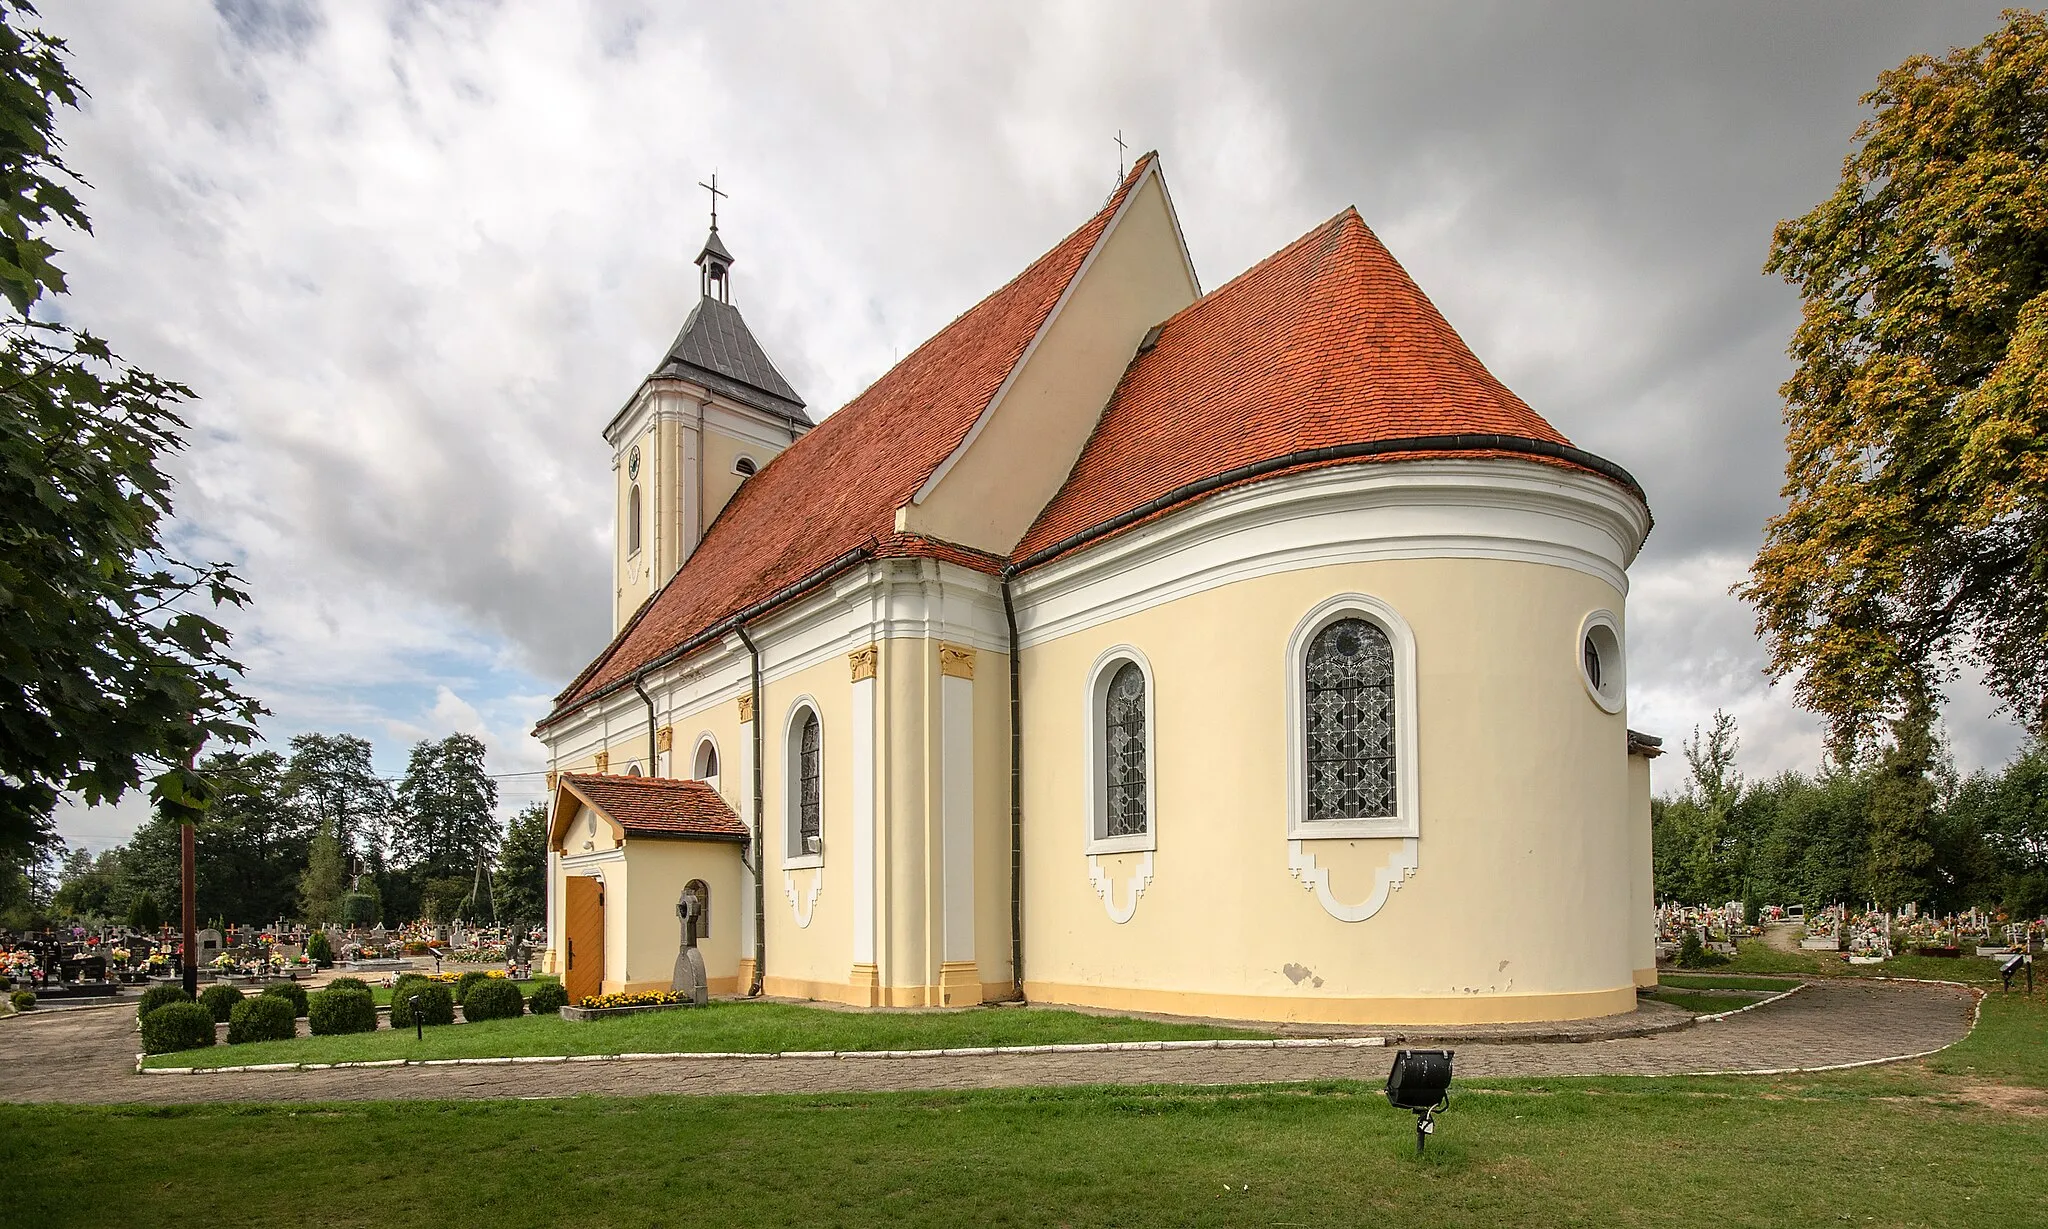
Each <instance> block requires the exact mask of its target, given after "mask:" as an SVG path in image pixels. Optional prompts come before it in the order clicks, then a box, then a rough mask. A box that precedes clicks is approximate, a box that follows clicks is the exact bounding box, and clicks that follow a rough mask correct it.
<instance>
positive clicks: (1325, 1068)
mask: <svg viewBox="0 0 2048 1229" xmlns="http://www.w3.org/2000/svg"><path fill="white" fill-rule="evenodd" d="M1972 1011H1973V999H1972V996H1971V995H1970V994H1969V993H1968V992H1967V991H1963V990H1958V989H1955V988H1952V987H1946V986H1935V985H1919V984H1911V983H1896V982H1895V983H1886V982H1876V981H1833V982H1820V983H1816V984H1813V985H1811V986H1809V987H1807V988H1806V989H1805V990H1802V991H1800V992H1799V993H1797V994H1794V995H1791V996H1790V997H1788V998H1785V999H1782V1000H1780V1001H1778V1002H1776V1003H1772V1004H1770V1005H1768V1006H1764V1007H1760V1008H1757V1009H1756V1010H1754V1011H1748V1012H1744V1013H1742V1014H1741V1015H1737V1016H1733V1017H1730V1018H1728V1019H1726V1020H1722V1021H1718V1022H1713V1023H1706V1024H1700V1025H1697V1026H1695V1027H1692V1028H1688V1029H1684V1030H1681V1031H1678V1032H1667V1033H1659V1034H1655V1035H1652V1036H1645V1037H1628V1038H1621V1039H1617V1040H1611V1041H1589V1042H1580V1043H1575V1044H1567V1043H1554V1042H1552V1043H1545V1042H1518V1043H1507V1044H1488V1043H1479V1044H1474V1043H1470V1042H1466V1043H1461V1044H1460V1045H1459V1046H1458V1060H1457V1062H1458V1074H1459V1075H1460V1076H1466V1077H1471V1076H1521V1075H1534V1076H1548V1075H1681V1074H1688V1073H1703V1072H1736V1071H1756V1070H1769V1069H1778V1068H1801V1067H1805V1068H1810V1067H1817V1066H1827V1065H1834V1064H1841V1063H1858V1062H1868V1061H1872V1060H1884V1059H1891V1058H1900V1057H1904V1056H1908V1055H1913V1054H1919V1053H1922V1052H1925V1051H1928V1050H1933V1049H1937V1048H1939V1047H1941V1046H1944V1045H1947V1044H1949V1043H1951V1042H1954V1041H1957V1040H1959V1039H1960V1038H1962V1037H1963V1036H1964V1035H1965V1034H1966V1033H1968V1032H1969V1028H1970V1020H1971V1016H1972ZM135 1042H136V1037H135V1023H134V1017H133V1015H132V1014H131V1013H130V1012H128V1011H124V1010H121V1009H118V1008H114V1009H108V1010H106V1011H81V1012H67V1013H65V1014H63V1015H52V1016H46V1017H41V1018H37V1017H34V1016H26V1017H22V1018H18V1019H14V1020H10V1021H7V1022H6V1023H5V1024H4V1025H0V1101H68V1102H95V1103H103V1104H104V1103H126V1102H159V1103H161V1102H197V1101H361V1100H414V1099H440V1098H474V1097H560V1096H574V1095H577V1094H583V1093H592V1094H599V1095H606V1096H638V1095H643V1094H648V1093H706V1094H708V1093H764V1092H795V1093H817V1092H856V1091H879V1090H889V1089H920V1088H927V1089H928V1088H1000V1087H1015V1086H1031V1085H1062V1084H1155V1083H1157V1084H1254V1083H1271V1082H1283V1081H1294V1080H1315V1079H1361V1080H1371V1081H1378V1080H1381V1079H1384V1078H1385V1076H1386V1070H1387V1062H1388V1054H1387V1051H1385V1050H1380V1049H1296V1050H1288V1049H1279V1050H1181V1051H1171V1050H1169V1051H1146V1052H1139V1053H1130V1052H1125V1053H1107V1054H1101V1053H1098V1054H1014V1055H988V1056H979V1057H960V1058H901V1059H886V1058H841V1059H803V1058H774V1059H668V1060H661V1061H633V1062H624V1061H604V1062H582V1063H560V1064H545V1065H520V1066H504V1067H397V1068H378V1069H372V1070H362V1069H356V1070H344V1071H308V1072H249V1073H242V1074H234V1075H209V1076H175V1075H137V1074H135V1073H134V1062H135V1059H134V1054H135V1048H136V1045H135Z"/></svg>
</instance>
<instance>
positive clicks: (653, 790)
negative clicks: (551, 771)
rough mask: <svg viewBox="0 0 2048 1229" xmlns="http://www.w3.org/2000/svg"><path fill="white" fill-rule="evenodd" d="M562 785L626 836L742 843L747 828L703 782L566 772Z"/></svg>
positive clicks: (723, 800) (715, 792) (715, 791)
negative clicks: (601, 813)
mask: <svg viewBox="0 0 2048 1229" xmlns="http://www.w3.org/2000/svg"><path fill="white" fill-rule="evenodd" d="M562 783H563V784H564V785H567V786H568V787H569V788H570V789H571V790H572V791H573V792H575V794H576V795H577V796H578V797H580V798H582V799H583V800H584V801H585V802H587V803H589V804H590V805H591V806H594V807H596V808H597V809H598V810H599V811H601V812H603V813H604V814H605V815H606V816H607V817H608V818H610V819H612V820H614V821H616V822H617V823H618V825H619V826H620V827H621V828H624V829H625V830H626V835H628V836H666V837H697V838H700V839H704V840H717V841H731V840H745V839H746V837H747V826H746V824H744V823H742V822H740V817H739V816H737V815H735V814H733V811H732V808H731V807H729V806H727V805H725V799H723V798H721V797H719V796H718V791H717V790H715V789H712V788H711V787H710V786H709V785H707V784H705V783H704V782H702V781H681V780H676V779H674V778H670V777H615V776H600V775H598V774H596V773H582V772H576V773H564V774H563V775H562Z"/></svg>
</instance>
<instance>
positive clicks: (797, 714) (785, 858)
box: [720, 694, 825, 882]
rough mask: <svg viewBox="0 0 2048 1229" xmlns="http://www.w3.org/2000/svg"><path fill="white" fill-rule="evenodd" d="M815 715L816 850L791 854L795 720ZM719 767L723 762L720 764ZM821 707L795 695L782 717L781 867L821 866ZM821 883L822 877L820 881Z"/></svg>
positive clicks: (796, 751) (793, 840) (793, 842)
mask: <svg viewBox="0 0 2048 1229" xmlns="http://www.w3.org/2000/svg"><path fill="white" fill-rule="evenodd" d="M806 710H808V711H809V712H812V713H815V714H817V717H818V845H819V851H818V852H817V853H801V852H797V853H792V852H791V851H792V850H795V849H797V848H798V846H797V831H798V825H799V823H800V822H801V816H800V815H799V814H798V810H797V807H798V799H797V771H798V769H799V768H800V767H801V764H800V762H799V761H800V759H801V756H800V748H799V747H798V745H797V736H798V731H799V729H800V726H799V724H798V722H799V721H800V720H801V719H802V715H803V713H804V712H805V711H806ZM720 767H723V765H720ZM824 838H825V710H824V709H822V708H820V707H819V706H818V702H817V700H815V699H813V698H812V697H811V696H810V695H808V694H805V695H801V696H798V697H797V698H796V699H795V700H793V701H791V702H790V705H789V713H788V715H787V716H785V717H784V718H783V719H782V869H784V870H787V871H795V870H803V869H806V868H808V867H817V866H823V865H825V853H824ZM821 882H822V880H821Z"/></svg>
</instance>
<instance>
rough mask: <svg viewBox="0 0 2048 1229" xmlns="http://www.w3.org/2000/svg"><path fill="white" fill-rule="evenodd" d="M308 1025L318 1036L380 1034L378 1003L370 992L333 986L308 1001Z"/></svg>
mask: <svg viewBox="0 0 2048 1229" xmlns="http://www.w3.org/2000/svg"><path fill="white" fill-rule="evenodd" d="M306 1023H307V1024H308V1025H310V1026H311V1027H312V1030H313V1035H314V1036H315V1037H331V1036H334V1035H336V1034H338V1033H374V1032H376V1031H377V1002H376V1000H375V999H372V998H371V997H370V992H369V991H368V990H350V989H348V988H347V987H343V988H341V989H339V990H337V989H334V988H332V987H329V988H328V989H326V990H322V991H321V992H320V993H318V994H316V995H314V996H313V997H312V998H310V999H307V1000H306Z"/></svg>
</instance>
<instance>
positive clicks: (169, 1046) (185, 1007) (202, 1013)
mask: <svg viewBox="0 0 2048 1229" xmlns="http://www.w3.org/2000/svg"><path fill="white" fill-rule="evenodd" d="M212 1044H213V1013H212V1012H210V1011H208V1010H206V1008H205V1007H204V1006H203V1005H201V1004H199V1003H193V1002H189V1001H188V1002H183V1003H166V1004H164V1005H163V1006H162V1007H159V1008H157V1009H156V1010H155V1011H152V1012H150V1013H149V1014H148V1015H146V1016H144V1017H142V1051H143V1053H145V1054H165V1053H169V1052H170V1051H172V1050H198V1049H203V1048H205V1047H206V1046H210V1045H212Z"/></svg>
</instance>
